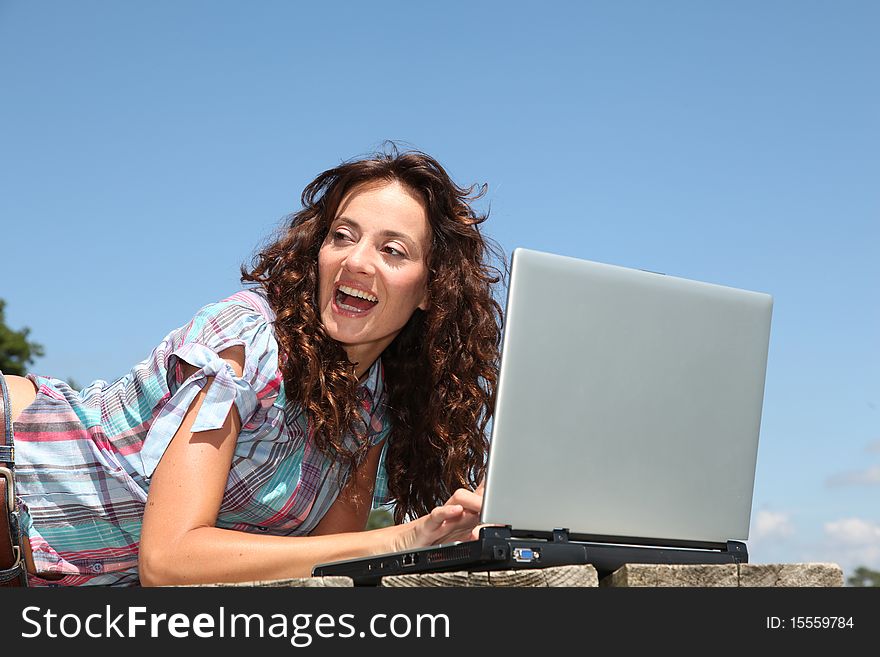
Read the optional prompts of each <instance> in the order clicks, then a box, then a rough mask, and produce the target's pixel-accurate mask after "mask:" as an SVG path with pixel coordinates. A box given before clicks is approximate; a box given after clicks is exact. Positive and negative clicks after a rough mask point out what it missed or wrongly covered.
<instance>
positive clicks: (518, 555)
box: [513, 547, 541, 563]
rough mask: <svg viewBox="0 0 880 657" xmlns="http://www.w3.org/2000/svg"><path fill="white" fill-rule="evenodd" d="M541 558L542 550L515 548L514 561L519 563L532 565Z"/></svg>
mask: <svg viewBox="0 0 880 657" xmlns="http://www.w3.org/2000/svg"><path fill="white" fill-rule="evenodd" d="M540 558H541V552H540V550H535V549H533V548H524V547H518V548H513V560H514V561H516V562H517V563H531V562H533V561H538V559H540Z"/></svg>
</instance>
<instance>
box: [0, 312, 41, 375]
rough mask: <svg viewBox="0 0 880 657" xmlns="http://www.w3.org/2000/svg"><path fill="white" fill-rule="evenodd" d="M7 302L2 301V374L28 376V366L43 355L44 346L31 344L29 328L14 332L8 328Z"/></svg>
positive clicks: (0, 354)
mask: <svg viewBox="0 0 880 657" xmlns="http://www.w3.org/2000/svg"><path fill="white" fill-rule="evenodd" d="M5 309H6V302H5V301H4V300H3V299H0V372H3V373H4V374H17V375H19V376H23V375H25V374H27V366H28V365H30V364H31V363H33V362H34V359H36V358H39V357H40V356H42V355H43V345H41V344H37V343H36V342H30V341H29V340H28V335H29V334H30V332H31V331H30V329H29V328H26V327H25V328H23V329H21V330H18V331H14V330H12V329H11V328H9V327H8V326H6V313H5Z"/></svg>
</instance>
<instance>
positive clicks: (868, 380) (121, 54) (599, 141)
mask: <svg viewBox="0 0 880 657" xmlns="http://www.w3.org/2000/svg"><path fill="white" fill-rule="evenodd" d="M878 29H880V4H878V3H876V2H870V1H865V2H855V1H849V0H842V1H840V2H815V1H809V0H793V1H788V2H786V1H774V2H753V1H747V2H727V3H722V2H701V1H693V2H683V1H675V0H673V1H670V2H664V3H659V2H649V1H644V2H612V1H610V0H609V1H607V2H542V3H537V2H535V3H529V4H519V3H511V2H477V3H472V2H444V3H430V5H429V4H428V3H411V2H381V1H377V2H372V3H366V2H353V1H352V2H336V3H305V2H277V1H275V2H273V1H262V2H258V3H253V2H248V3H246V2H243V1H240V2H228V1H227V2H218V1H210V2H209V1H207V0H204V1H188V0H176V1H174V2H170V1H166V0H162V1H152V2H124V3H122V2H111V1H104V2H97V1H88V0H78V1H77V2H61V1H55V2H48V1H43V2H24V1H8V0H7V1H0V101H2V102H0V221H2V233H0V235H2V253H3V260H2V262H3V265H2V277H0V298H3V299H5V300H6V301H7V323H8V324H9V325H10V326H12V327H13V328H21V327H24V326H27V327H30V329H31V337H32V339H33V340H35V341H37V342H40V343H42V344H43V345H44V346H45V349H46V356H45V357H44V358H41V359H40V360H39V361H38V362H37V363H36V364H35V365H34V366H33V369H34V371H37V372H40V373H45V374H51V375H54V376H58V377H61V378H68V377H71V378H73V379H74V380H76V381H78V382H80V383H82V384H85V383H87V382H90V381H91V380H93V379H98V378H102V379H112V378H115V377H117V376H119V375H121V374H122V373H123V372H124V371H125V370H126V369H127V368H129V367H130V366H131V365H133V364H134V363H135V362H137V361H138V360H140V359H141V358H143V357H144V356H146V355H147V353H148V352H149V351H150V349H151V348H152V347H153V346H154V345H155V344H156V343H157V342H158V341H159V340H160V339H161V338H162V337H163V336H164V335H165V334H166V333H167V332H168V331H169V330H170V329H171V328H174V327H176V326H178V325H180V324H182V323H184V322H185V321H187V319H188V318H189V317H190V316H191V315H192V313H193V312H194V311H195V310H196V309H198V308H199V307H201V306H202V305H204V304H205V303H207V302H210V301H213V300H216V299H219V298H223V297H224V296H226V295H228V294H229V293H230V292H231V291H234V290H235V289H237V288H238V286H239V283H238V267H239V265H240V264H241V263H242V262H244V261H248V260H249V259H250V256H251V255H252V253H253V252H254V249H255V248H256V247H257V246H258V245H259V244H260V243H261V242H262V241H263V240H264V239H265V238H266V237H267V236H268V235H269V234H270V232H271V231H272V230H273V229H274V228H275V227H276V226H277V224H278V222H279V221H280V220H281V219H282V218H283V217H284V216H285V215H286V214H288V213H290V212H292V211H295V210H296V209H298V208H299V196H300V193H301V191H302V188H303V187H304V186H305V185H306V184H307V183H308V182H309V181H310V180H311V179H312V178H313V177H314V176H315V175H316V174H317V173H318V172H320V171H322V170H324V169H326V168H328V167H331V166H335V165H336V164H338V163H339V162H341V161H342V160H345V159H348V158H351V157H353V156H356V155H360V154H364V153H367V152H369V151H372V150H373V149H375V148H376V147H377V146H379V145H380V144H381V142H382V141H383V140H386V139H394V140H399V141H400V142H401V143H402V144H403V145H409V146H412V147H415V148H419V149H421V150H424V151H427V152H428V153H431V154H432V155H434V156H435V157H437V158H438V159H439V160H440V161H441V162H442V163H443V164H444V165H445V166H446V167H447V168H448V170H449V171H450V173H451V174H452V175H453V177H454V178H455V179H456V180H457V181H458V182H460V183H468V184H469V183H472V182H486V183H488V185H489V191H488V194H487V196H486V198H485V202H484V203H482V205H481V207H482V208H483V209H486V208H491V218H490V220H489V222H488V223H487V224H486V230H487V232H488V233H489V234H490V235H492V236H493V237H494V238H495V239H496V240H497V241H498V242H499V243H500V244H501V245H502V247H503V248H504V249H505V251H507V252H508V253H509V252H510V251H511V250H512V249H513V248H514V247H516V246H525V247H530V248H534V249H540V250H547V251H554V252H557V253H562V254H565V255H571V256H575V257H580V258H586V259H590V260H597V261H601V262H608V263H612V264H618V265H624V266H632V267H639V268H643V269H652V270H657V271H663V272H666V273H668V274H673V275H676V276H681V277H686V278H694V279H699V280H704V281H708V282H712V283H719V284H722V285H730V286H734V287H743V288H747V289H753V290H759V291H763V292H769V293H770V294H772V295H773V296H774V298H775V307H774V317H773V328H772V337H771V345H770V358H769V364H768V370H767V386H766V390H765V399H764V416H763V424H762V431H761V441H760V447H759V453H758V471H757V477H756V485H755V496H754V503H753V514H752V531H751V536H750V539H749V541H748V545H749V551H750V556H751V560H752V561H753V562H759V563H768V562H798V561H830V562H835V563H839V564H840V565H841V566H843V567H844V570H845V571H846V572H849V571H850V570H851V569H852V568H853V567H854V566H856V565H859V564H864V565H867V566H870V567H873V568H875V569H880V422H878V418H880V383H878V372H880V367H878V366H880V348H878V337H880V331H878V328H880V321H878V320H880V312H878V297H880V295H878V287H880V286H878V283H880V257H878V247H880V228H878V226H880V184H878V181H880V160H878V153H880V87H878V72H877V71H878V63H880V39H878V38H877V34H878Z"/></svg>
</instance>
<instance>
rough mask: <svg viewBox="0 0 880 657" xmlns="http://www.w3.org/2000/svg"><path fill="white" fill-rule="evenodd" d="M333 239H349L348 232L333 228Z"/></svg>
mask: <svg viewBox="0 0 880 657" xmlns="http://www.w3.org/2000/svg"><path fill="white" fill-rule="evenodd" d="M333 239H334V240H337V241H339V240H347V239H350V237H349V234H348V233H346V232H343V231H341V230H334V231H333Z"/></svg>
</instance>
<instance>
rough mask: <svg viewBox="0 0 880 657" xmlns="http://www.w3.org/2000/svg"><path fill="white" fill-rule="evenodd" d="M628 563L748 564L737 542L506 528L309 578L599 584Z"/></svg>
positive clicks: (325, 568)
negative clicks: (635, 540) (567, 571)
mask: <svg viewBox="0 0 880 657" xmlns="http://www.w3.org/2000/svg"><path fill="white" fill-rule="evenodd" d="M628 563H646V564H727V563H748V552H747V550H746V546H745V544H744V543H741V542H738V541H728V542H727V544H726V545H725V546H724V547H723V548H722V549H718V550H707V549H689V548H681V549H679V548H669V547H651V546H642V545H620V544H606V543H594V542H588V541H571V540H569V536H568V532H567V530H564V529H557V530H554V531H553V532H552V534H551V537H550V538H549V539H548V540H541V539H535V538H522V537H517V536H515V535H514V533H513V532H512V530H511V528H510V527H483V528H481V529H480V538H478V539H476V540H473V541H464V542H461V543H451V544H448V545H437V546H432V547H427V548H419V549H416V550H410V551H405V552H396V553H392V554H383V555H378V556H375V557H364V558H359V559H349V560H346V561H337V562H333V563H326V564H319V565H317V566H315V568H314V569H313V570H312V575H313V576H314V577H327V576H345V577H351V578H352V580H353V581H354V584H355V586H376V585H377V584H379V582H380V581H381V579H382V578H383V577H388V576H390V575H410V574H422V573H440V572H453V571H488V570H520V569H524V568H548V567H552V566H570V565H577V564H589V565H591V566H593V567H594V568H595V569H596V572H597V573H598V576H599V578H600V579H601V578H603V577H605V576H607V575H610V574H611V573H613V572H614V571H615V570H617V569H618V568H620V567H621V566H623V565H625V564H628Z"/></svg>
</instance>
